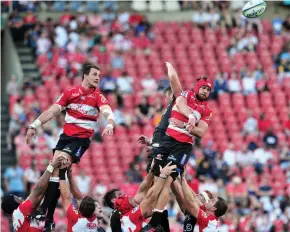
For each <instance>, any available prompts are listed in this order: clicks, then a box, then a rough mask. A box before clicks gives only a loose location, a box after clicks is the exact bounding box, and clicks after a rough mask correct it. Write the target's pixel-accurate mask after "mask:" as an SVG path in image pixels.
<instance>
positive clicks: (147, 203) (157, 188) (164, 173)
mask: <svg viewBox="0 0 290 232" xmlns="http://www.w3.org/2000/svg"><path fill="white" fill-rule="evenodd" d="M170 164H171V162H169V163H168V164H167V165H166V166H165V167H164V168H161V166H160V175H159V178H158V179H157V181H156V182H155V183H154V185H153V186H152V187H151V188H150V189H149V191H148V192H147V194H146V196H145V198H144V200H143V201H142V202H141V204H140V209H141V212H142V215H143V217H145V218H147V217H150V216H151V215H152V213H153V212H152V210H153V209H154V205H153V203H155V202H156V201H157V199H158V196H159V194H160V192H161V190H162V188H163V185H164V183H165V181H166V179H167V177H168V176H169V175H170V174H171V173H172V172H173V170H174V169H175V168H176V165H171V166H170Z"/></svg>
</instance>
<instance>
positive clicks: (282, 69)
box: [278, 53, 290, 82]
mask: <svg viewBox="0 0 290 232" xmlns="http://www.w3.org/2000/svg"><path fill="white" fill-rule="evenodd" d="M278 74H279V79H280V81H281V82H282V81H283V79H284V78H285V77H290V55H289V54H287V53H284V54H281V56H280V64H279V66H278Z"/></svg>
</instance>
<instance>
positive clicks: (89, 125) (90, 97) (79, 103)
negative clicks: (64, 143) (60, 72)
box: [56, 85, 108, 138]
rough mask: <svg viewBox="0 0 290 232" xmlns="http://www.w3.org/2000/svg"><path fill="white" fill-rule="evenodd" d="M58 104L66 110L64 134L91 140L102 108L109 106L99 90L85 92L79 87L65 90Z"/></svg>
mask: <svg viewBox="0 0 290 232" xmlns="http://www.w3.org/2000/svg"><path fill="white" fill-rule="evenodd" d="M56 104H58V105H59V106H60V107H61V108H62V109H66V116H65V124H64V133H65V134H66V135H68V136H72V137H79V138H89V137H91V136H92V135H93V133H94V126H95V123H96V121H97V118H98V116H99V113H100V107H101V106H103V105H108V101H107V99H106V98H105V97H104V96H103V95H102V93H101V92H100V91H99V90H97V89H89V90H85V89H84V88H83V87H82V86H81V85H79V86H76V87H73V88H70V89H67V90H65V91H64V93H63V94H62V95H61V96H60V97H59V99H58V100H57V101H56Z"/></svg>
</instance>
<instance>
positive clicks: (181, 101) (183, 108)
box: [176, 96, 197, 131]
mask: <svg viewBox="0 0 290 232" xmlns="http://www.w3.org/2000/svg"><path fill="white" fill-rule="evenodd" d="M176 107H177V109H178V110H179V112H180V113H181V114H183V115H184V116H185V117H187V118H188V123H187V126H186V129H187V130H188V131H192V129H193V128H194V127H195V124H196V121H197V119H196V117H195V116H194V115H193V114H191V112H190V110H189V108H188V105H187V100H186V99H185V97H183V96H179V97H177V98H176Z"/></svg>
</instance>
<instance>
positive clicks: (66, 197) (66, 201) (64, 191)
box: [59, 180, 72, 212]
mask: <svg viewBox="0 0 290 232" xmlns="http://www.w3.org/2000/svg"><path fill="white" fill-rule="evenodd" d="M59 187H60V196H61V200H62V205H63V209H64V210H65V212H67V209H68V207H69V206H70V204H71V202H72V196H71V193H70V190H69V186H68V184H67V183H66V180H59Z"/></svg>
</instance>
